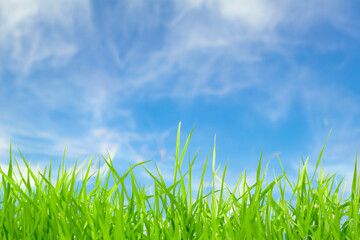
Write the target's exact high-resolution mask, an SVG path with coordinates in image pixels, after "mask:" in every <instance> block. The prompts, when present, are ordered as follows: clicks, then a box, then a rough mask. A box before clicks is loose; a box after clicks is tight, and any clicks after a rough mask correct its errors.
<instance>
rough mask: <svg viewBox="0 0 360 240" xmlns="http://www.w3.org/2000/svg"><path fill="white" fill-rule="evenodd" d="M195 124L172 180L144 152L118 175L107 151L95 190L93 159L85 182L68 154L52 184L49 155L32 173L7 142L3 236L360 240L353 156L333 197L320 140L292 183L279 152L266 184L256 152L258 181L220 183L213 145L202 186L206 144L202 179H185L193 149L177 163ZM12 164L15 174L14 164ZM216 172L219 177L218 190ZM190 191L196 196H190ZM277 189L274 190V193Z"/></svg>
mask: <svg viewBox="0 0 360 240" xmlns="http://www.w3.org/2000/svg"><path fill="white" fill-rule="evenodd" d="M192 131H193V130H191V133H190V135H189V137H188V138H187V141H186V143H185V146H184V147H183V149H182V151H180V124H179V130H178V134H177V144H176V154H175V160H176V161H175V172H174V181H173V183H172V184H165V181H164V179H163V177H162V176H161V174H160V171H159V169H158V167H157V165H156V168H157V173H151V172H150V171H148V170H147V169H146V167H145V165H146V164H145V163H147V162H149V161H147V162H141V163H138V164H136V165H134V166H130V168H129V169H128V170H127V171H126V172H125V173H123V174H121V175H120V174H119V173H117V172H116V170H115V168H114V166H113V163H112V160H111V157H110V155H109V156H108V157H106V158H105V157H104V156H103V159H104V161H105V163H106V165H107V167H108V168H109V170H110V171H109V172H108V173H107V174H106V173H104V174H101V172H100V169H99V170H98V171H97V174H96V180H95V184H94V187H93V188H92V189H91V190H90V189H89V190H88V189H87V184H89V183H88V182H89V179H90V178H91V177H92V175H91V174H90V167H91V164H92V161H93V158H91V159H90V161H89V163H88V165H87V169H86V174H85V177H84V178H83V179H82V181H80V182H81V184H80V185H81V186H79V182H78V173H79V169H76V166H77V164H75V167H74V169H72V170H70V171H68V170H66V168H65V167H64V161H63V164H62V166H61V165H60V167H59V170H58V175H57V181H56V183H55V184H52V183H51V181H50V179H51V168H52V166H51V163H50V167H49V169H46V168H45V170H44V172H40V171H38V172H36V173H35V172H33V171H31V169H30V167H29V165H28V163H27V162H26V160H25V159H24V157H23V155H22V154H21V152H20V151H19V152H20V154H21V157H22V160H23V162H24V164H25V165H26V167H27V173H26V174H25V175H22V174H21V171H20V167H19V164H18V161H17V160H16V158H14V157H13V156H12V152H11V145H10V164H9V169H8V171H7V173H5V172H4V171H3V170H0V173H1V175H2V178H1V179H2V182H1V184H0V186H1V187H0V189H1V191H0V193H1V195H0V239H360V225H359V193H360V190H359V184H360V182H359V180H360V178H359V176H358V175H357V159H356V160H355V168H354V176H353V182H352V187H351V193H350V197H349V198H348V199H345V200H343V199H342V197H343V194H342V195H341V196H339V192H340V185H341V183H342V181H343V179H344V178H343V179H342V180H341V182H340V183H339V184H338V185H335V184H334V181H335V174H334V175H329V174H327V175H325V173H324V172H323V171H322V169H321V167H320V169H319V164H320V160H321V155H322V153H323V151H324V148H323V149H322V150H321V153H320V156H319V159H318V160H317V163H316V168H315V171H314V173H312V174H310V175H309V174H308V172H307V169H306V166H307V163H308V159H307V160H306V162H305V163H304V162H303V167H302V168H301V169H299V175H298V179H297V182H290V180H289V179H288V177H287V176H286V172H285V170H284V168H283V167H282V166H283V165H282V163H281V161H280V158H279V162H280V164H281V167H282V169H283V173H282V174H281V175H279V176H275V177H274V179H273V181H272V182H270V183H266V184H265V182H264V179H265V174H266V169H267V166H266V169H265V171H264V172H263V173H261V156H260V161H259V165H258V169H257V173H256V182H255V183H254V184H252V185H248V182H247V179H246V171H244V173H242V174H241V175H240V176H239V178H238V179H237V183H236V186H235V188H234V189H229V187H228V186H227V185H226V183H225V182H224V179H225V174H226V170H227V163H226V165H225V167H224V171H223V175H222V176H218V175H217V172H218V170H219V168H217V169H215V149H216V144H214V149H213V154H212V178H213V179H212V189H211V191H208V192H205V190H204V176H205V171H206V168H207V164H208V160H209V155H210V151H209V153H208V156H207V158H206V160H205V163H204V168H203V171H202V175H201V181H200V184H199V186H198V188H196V189H194V186H192V184H191V182H192V178H193V176H192V166H193V164H194V161H195V159H196V156H197V153H196V155H195V156H194V158H193V160H192V161H190V159H189V163H188V168H187V171H186V172H184V173H182V171H181V166H182V163H183V159H184V155H185V152H186V149H187V146H188V143H189V140H190V137H191V134H192ZM324 147H325V146H324ZM64 158H65V153H64ZM13 161H15V163H16V165H14V162H13ZM16 167H17V168H18V170H19V174H18V175H15V173H14V168H16ZM138 167H142V168H144V170H145V171H146V172H147V173H148V174H149V176H150V177H151V178H152V179H153V180H154V184H153V185H152V187H153V189H154V192H153V194H151V195H150V194H148V193H147V192H148V191H147V190H146V188H145V187H141V186H140V184H139V183H138V181H137V180H136V178H135V176H134V173H133V170H134V168H138ZM80 168H81V167H80ZM318 170H320V171H318ZM316 173H318V174H317V179H316V180H315V175H316ZM16 176H18V177H16ZM110 180H111V181H110ZM125 181H128V182H129V183H130V187H129V184H126V183H125ZM215 181H219V182H220V183H221V187H220V189H217V188H216V187H215ZM110 182H113V184H110ZM185 182H187V184H185ZM31 183H34V184H33V186H32V185H31ZM76 183H78V184H76ZM315 184H316V187H315V186H314V185H315ZM75 185H76V186H75ZM126 185H127V186H128V188H126ZM286 186H288V188H289V187H290V191H291V192H292V197H291V199H290V200H289V201H288V200H287V199H286V198H285V188H286ZM79 188H80V189H79ZM194 190H197V194H196V196H194V195H192V192H193V191H194ZM288 190H289V189H288ZM275 191H278V192H279V194H278V195H279V198H277V199H275V197H274V195H275V194H274V192H275ZM339 197H340V198H339Z"/></svg>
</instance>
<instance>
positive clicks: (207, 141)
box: [0, 0, 360, 189]
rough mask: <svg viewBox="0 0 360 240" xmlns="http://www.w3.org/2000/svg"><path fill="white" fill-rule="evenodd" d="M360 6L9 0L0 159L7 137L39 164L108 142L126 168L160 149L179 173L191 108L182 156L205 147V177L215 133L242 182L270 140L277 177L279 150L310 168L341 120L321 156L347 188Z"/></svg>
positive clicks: (2, 53)
mask: <svg viewBox="0 0 360 240" xmlns="http://www.w3.org/2000/svg"><path fill="white" fill-rule="evenodd" d="M359 10H360V3H359V2H358V1H341V0H303V1H291V0H274V1H271V2H269V1H266V0H252V1H245V0H181V1H179V0H169V1H161V0H160V1H143V0H133V1H110V0H109V1H88V0H79V1H72V0H62V1H45V0H31V1H30V0H3V1H1V2H0V166H1V168H2V169H5V170H6V169H7V167H8V164H9V158H10V154H9V151H10V150H9V148H10V141H11V143H12V148H13V151H14V155H15V157H16V158H17V159H18V160H20V159H21V158H20V156H19V153H18V149H20V151H21V152H22V153H23V155H24V157H25V159H27V160H28V161H31V166H32V168H36V167H39V168H40V169H44V167H45V166H47V165H49V163H50V158H51V159H52V161H53V164H54V165H55V166H58V164H60V162H61V161H62V156H63V152H64V149H65V145H66V144H67V149H66V166H69V167H70V166H73V165H74V164H75V161H76V160H77V159H79V161H80V162H82V161H84V160H86V159H89V158H90V157H91V156H92V155H94V158H101V154H106V153H107V151H109V153H110V154H111V156H112V157H113V163H114V165H115V167H116V169H117V170H119V172H123V171H125V170H126V169H127V168H128V167H129V164H132V165H134V164H135V163H138V162H141V161H145V160H153V161H152V162H151V163H147V164H146V165H145V166H146V167H147V168H148V169H150V170H151V171H155V169H156V168H155V167H154V163H156V164H158V166H159V167H160V169H161V171H162V174H163V175H164V176H165V177H166V179H167V180H171V178H172V176H173V171H174V165H175V158H174V154H175V151H176V149H175V147H176V133H177V129H178V124H179V122H181V146H183V145H184V143H185V140H186V138H187V136H188V134H189V133H190V130H191V129H192V127H193V126H194V125H195V127H194V132H193V135H192V138H191V140H190V144H189V147H188V152H187V155H186V157H185V158H186V161H184V164H188V159H189V157H190V158H191V159H192V158H193V157H194V155H195V153H196V151H197V150H198V149H199V154H198V157H197V159H196V161H195V165H194V170H193V171H194V172H193V176H194V177H193V178H194V181H198V180H199V179H200V177H201V171H202V167H203V165H204V162H205V158H206V155H207V153H208V151H209V150H211V149H212V148H213V145H214V137H215V134H216V165H217V166H218V165H219V164H221V167H220V170H219V175H220V176H221V172H222V171H223V169H224V168H223V167H224V165H225V163H226V161H227V160H229V163H228V169H227V172H226V178H225V180H226V182H227V184H228V185H229V186H235V184H236V181H237V178H238V177H239V175H240V174H241V173H242V172H243V171H244V170H245V169H247V175H248V179H249V181H250V182H251V181H253V180H254V178H255V172H256V168H257V165H258V162H259V158H260V154H261V151H262V150H263V158H262V161H263V167H264V166H265V165H266V163H268V162H270V164H269V169H268V174H269V179H273V168H274V169H275V171H276V173H277V175H278V174H280V173H281V171H280V170H281V167H280V165H279V162H278V159H277V155H279V157H280V159H281V161H282V163H283V165H284V168H285V169H286V171H288V174H289V176H290V177H293V178H294V179H295V178H296V177H297V173H298V169H299V166H300V165H301V159H302V158H303V159H304V160H305V159H306V158H307V157H309V163H308V169H309V171H310V172H311V170H312V169H314V166H315V164H316V161H317V159H318V156H319V153H320V151H321V149H322V147H323V145H324V143H325V140H326V138H327V136H328V134H329V132H330V130H331V129H333V130H332V132H331V135H330V137H329V140H328V142H327V145H326V147H325V151H324V154H323V157H322V166H323V168H326V169H327V171H328V172H329V173H332V174H333V173H335V172H337V171H338V174H339V178H338V180H339V179H341V177H343V176H345V181H347V183H348V185H347V187H348V188H347V189H350V185H351V178H352V175H353V169H354V163H355V156H356V151H357V148H358V146H359V144H360V121H359V120H360V92H359V90H360V79H359V78H360V30H359V29H360V15H359ZM210 153H212V150H211V151H210ZM21 166H22V170H24V165H21ZM185 167H186V166H185ZM209 170H210V175H208V176H210V177H211V166H209ZM137 173H138V174H139V175H138V176H139V179H143V180H144V181H148V182H149V183H151V182H152V181H150V180H151V179H149V177H147V176H146V174H145V172H144V171H143V170H141V169H139V171H138V172H137ZM195 176H196V177H195ZM208 180H211V178H209V179H208Z"/></svg>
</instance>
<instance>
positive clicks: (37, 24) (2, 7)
mask: <svg viewBox="0 0 360 240" xmlns="http://www.w3.org/2000/svg"><path fill="white" fill-rule="evenodd" d="M90 15H91V10H90V5H89V2H88V1H70V0H67V1H51V2H48V1H44V0H36V1H29V0H14V1H12V0H11V1H9V0H5V1H2V2H1V3H0V49H1V51H2V52H3V53H4V54H5V56H7V58H6V61H4V62H3V64H6V66H7V67H8V68H10V69H13V70H14V71H20V72H22V73H23V74H29V73H31V72H32V68H33V67H34V65H39V64H42V65H44V64H46V65H48V66H52V67H59V66H62V65H64V64H66V62H68V60H70V59H71V58H72V57H73V56H74V54H75V53H76V52H77V51H78V48H79V47H81V46H79V44H78V42H76V41H77V40H75V39H74V37H75V36H76V35H78V33H77V31H78V30H79V29H76V27H75V26H81V27H82V28H85V29H88V30H89V29H90V28H91V22H90V17H91V16H90Z"/></svg>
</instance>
